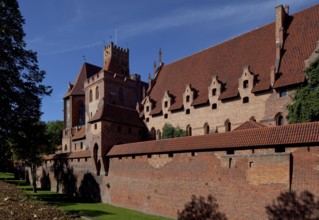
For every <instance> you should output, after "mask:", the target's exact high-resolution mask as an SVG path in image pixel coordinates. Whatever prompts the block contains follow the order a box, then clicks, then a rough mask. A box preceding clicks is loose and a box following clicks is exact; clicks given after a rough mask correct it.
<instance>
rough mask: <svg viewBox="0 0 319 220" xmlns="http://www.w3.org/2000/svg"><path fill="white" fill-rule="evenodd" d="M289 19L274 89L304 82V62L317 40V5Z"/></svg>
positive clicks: (318, 29)
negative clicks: (278, 75) (279, 73)
mask: <svg viewBox="0 0 319 220" xmlns="http://www.w3.org/2000/svg"><path fill="white" fill-rule="evenodd" d="M291 19H292V21H291V24H290V26H289V27H288V30H287V34H286V35H287V37H286V39H285V42H284V50H286V51H285V52H284V55H283V57H282V61H281V67H280V72H281V73H282V75H281V76H280V77H279V78H278V80H277V81H276V82H275V85H274V87H275V88H278V87H283V86H288V85H293V84H296V83H300V82H303V81H304V79H305V74H304V72H303V69H304V68H305V63H304V61H305V60H307V59H308V58H309V57H310V55H311V54H312V53H313V52H314V49H315V47H316V41H318V40H319V5H315V6H313V7H311V8H309V9H306V10H303V11H300V12H298V13H296V14H294V15H293V16H292V17H291Z"/></svg>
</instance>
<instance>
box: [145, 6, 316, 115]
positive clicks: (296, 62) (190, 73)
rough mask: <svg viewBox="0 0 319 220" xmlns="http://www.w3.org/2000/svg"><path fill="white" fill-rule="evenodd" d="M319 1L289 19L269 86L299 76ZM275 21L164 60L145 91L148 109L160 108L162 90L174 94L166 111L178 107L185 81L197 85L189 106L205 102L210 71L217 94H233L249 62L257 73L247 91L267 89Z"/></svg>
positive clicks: (311, 45)
mask: <svg viewBox="0 0 319 220" xmlns="http://www.w3.org/2000/svg"><path fill="white" fill-rule="evenodd" d="M318 11H319V5H316V6H313V7H311V8H309V9H306V10H304V11H301V12H299V13H297V14H295V15H293V16H291V17H290V18H292V21H291V24H290V26H289V28H288V31H287V33H288V36H287V38H286V41H285V43H284V51H285V52H284V55H283V57H282V62H281V66H280V70H279V71H280V77H279V78H278V79H277V81H276V82H275V85H274V87H276V88H277V87H282V86H287V85H291V84H295V83H301V82H303V81H304V72H303V69H304V60H305V59H307V58H309V56H310V55H311V53H312V52H313V50H314V49H315V43H316V41H317V40H319V25H318V23H319V13H318ZM275 46H276V44H275V23H271V24H268V25H266V26H263V27H261V28H258V29H256V30H253V31H251V32H248V33H246V34H243V35H241V36H238V37H236V38H233V39H231V40H228V41H226V42H223V43H221V44H218V45H216V46H213V47H211V48H208V49H205V50H203V51H200V52H198V53H196V54H193V55H191V56H188V57H185V58H183V59H181V60H178V61H176V62H173V63H171V64H168V65H164V66H163V67H162V69H161V71H160V72H159V73H158V74H157V77H156V79H155V82H154V86H153V87H152V89H151V91H150V93H149V96H150V98H151V99H153V100H154V101H155V106H154V109H153V110H152V112H151V114H158V113H160V111H161V108H162V106H161V105H162V103H161V100H162V98H163V96H164V92H165V91H169V93H170V94H172V95H173V96H174V97H175V101H174V102H173V104H172V105H171V107H170V110H176V109H180V108H182V106H183V100H182V94H183V93H184V92H185V89H186V84H191V86H192V88H194V89H195V90H196V94H197V95H196V97H195V99H194V102H193V103H192V104H193V105H199V104H204V103H207V102H208V87H209V85H210V83H211V80H212V76H213V75H215V76H217V77H218V79H219V80H220V81H221V82H222V83H224V84H225V90H224V91H223V92H222V93H221V95H220V97H219V99H221V100H222V99H228V98H233V97H236V96H238V94H239V92H238V79H239V77H240V76H241V75H242V73H243V67H245V66H250V70H251V72H252V73H253V74H254V75H255V76H256V77H257V81H258V82H257V84H256V85H255V86H254V88H253V90H252V92H259V91H264V90H268V89H269V88H270V68H271V67H272V66H274V65H275V60H276V57H275V55H276V48H275Z"/></svg>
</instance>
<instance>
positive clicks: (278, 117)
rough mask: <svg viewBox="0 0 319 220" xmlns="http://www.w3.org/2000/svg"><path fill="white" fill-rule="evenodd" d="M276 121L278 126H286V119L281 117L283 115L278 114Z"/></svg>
mask: <svg viewBox="0 0 319 220" xmlns="http://www.w3.org/2000/svg"><path fill="white" fill-rule="evenodd" d="M275 121H276V125H277V126H281V125H283V124H284V117H283V116H282V115H281V113H277V114H276V116H275Z"/></svg>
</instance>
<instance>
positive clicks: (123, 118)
mask: <svg viewBox="0 0 319 220" xmlns="http://www.w3.org/2000/svg"><path fill="white" fill-rule="evenodd" d="M96 121H111V122H115V123H121V124H127V125H133V126H138V127H144V126H145V125H144V123H143V121H142V120H141V119H140V118H139V113H138V112H137V111H136V110H135V109H131V108H127V107H124V106H119V105H113V104H110V103H107V102H104V104H103V107H102V108H99V109H98V110H97V112H96V113H95V115H94V116H93V117H92V118H91V119H90V120H89V123H93V122H96Z"/></svg>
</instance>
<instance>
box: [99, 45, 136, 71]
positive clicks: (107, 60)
mask: <svg viewBox="0 0 319 220" xmlns="http://www.w3.org/2000/svg"><path fill="white" fill-rule="evenodd" d="M104 70H107V71H111V72H113V73H117V74H121V75H123V76H129V75H130V69H129V49H126V48H121V47H118V46H116V45H114V44H113V42H111V43H110V44H109V45H108V46H105V47H104Z"/></svg>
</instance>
